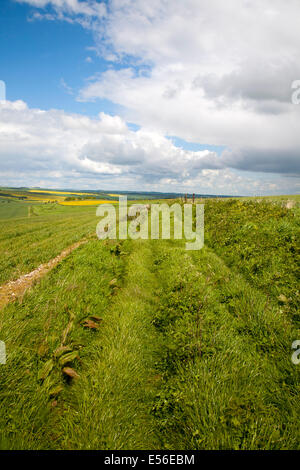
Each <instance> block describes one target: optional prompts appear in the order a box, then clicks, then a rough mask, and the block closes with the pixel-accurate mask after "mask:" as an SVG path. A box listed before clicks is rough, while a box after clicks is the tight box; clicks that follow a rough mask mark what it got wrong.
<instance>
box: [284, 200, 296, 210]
mask: <svg viewBox="0 0 300 470" xmlns="http://www.w3.org/2000/svg"><path fill="white" fill-rule="evenodd" d="M295 205H296V201H288V202H287V203H286V205H285V207H286V208H287V209H293V207H295Z"/></svg>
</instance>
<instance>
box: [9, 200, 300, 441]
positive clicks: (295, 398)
mask: <svg viewBox="0 0 300 470" xmlns="http://www.w3.org/2000/svg"><path fill="white" fill-rule="evenodd" d="M111 196H114V193H111ZM287 200H288V201H289V200H294V201H295V204H294V205H293V207H291V208H288V207H287V204H286V202H287ZM287 200H286V198H282V197H281V198H280V199H277V198H273V199H272V198H271V199H266V200H265V199H264V198H259V200H257V199H253V198H249V199H246V198H237V199H234V198H231V199H205V200H203V202H204V203H205V246H204V248H203V249H201V250H199V251H186V250H185V243H184V240H172V239H171V240H130V239H128V240H121V241H114V240H105V241H100V240H98V239H96V236H95V228H96V224H97V222H98V218H97V217H96V215H95V212H96V207H93V206H91V207H89V206H88V205H87V206H86V207H85V206H82V205H74V206H65V205H61V204H58V203H54V204H52V203H46V204H45V203H42V202H41V203H39V204H36V205H33V204H32V203H28V202H26V203H25V202H23V201H16V202H13V203H10V204H20V207H21V206H22V207H23V205H25V206H26V208H27V214H26V215H23V216H22V210H23V209H20V212H19V213H18V212H16V215H15V217H13V216H12V215H10V216H9V217H7V218H6V219H4V218H2V220H1V231H0V250H1V262H0V285H1V284H4V283H5V282H7V281H9V280H12V279H17V278H18V277H19V276H20V274H23V273H27V272H30V271H31V270H32V269H34V267H36V266H38V264H40V263H42V262H45V261H47V260H49V259H51V258H53V257H54V256H56V255H57V254H59V253H60V252H61V251H62V250H63V249H64V248H66V247H67V246H69V245H71V244H72V243H74V242H75V241H79V240H82V239H85V240H86V241H87V243H85V244H83V245H81V246H80V247H79V248H77V249H76V250H74V251H73V252H72V253H71V254H70V255H69V256H67V257H66V258H65V259H64V260H62V261H61V262H60V263H59V264H58V265H57V266H56V267H55V268H54V269H53V270H52V271H51V272H49V273H48V274H47V275H46V276H44V277H42V278H41V279H40V281H39V282H37V283H36V284H35V285H34V286H33V287H32V288H31V289H30V290H28V291H27V293H26V294H25V296H23V297H22V298H20V299H17V300H16V301H15V302H12V303H9V304H8V305H7V306H6V307H5V308H3V309H2V310H0V340H2V341H4V342H5V344H6V350H7V363H6V365H0V402H1V406H0V448H1V449H107V450H111V449H146V450H152V449H170V450H175V449H177V450H179V449H195V450H197V449H299V448H300V430H299V417H300V366H299V365H295V364H293V362H292V361H291V355H292V349H291V345H292V342H293V341H294V340H296V339H300V317H299V274H300V272H299V260H300V259H299V255H300V250H299V246H300V245H299V235H300V218H299V215H300V208H299V200H298V198H297V197H296V198H293V197H291V196H288V198H287ZM150 202H154V201H150ZM172 202H173V201H168V203H169V204H171V203H172ZM177 202H179V203H182V201H180V200H178V201H177ZM8 205H9V204H8ZM0 207H1V202H0ZM28 207H31V209H30V211H29V213H28ZM0 210H1V209H0ZM0 214H1V212H0Z"/></svg>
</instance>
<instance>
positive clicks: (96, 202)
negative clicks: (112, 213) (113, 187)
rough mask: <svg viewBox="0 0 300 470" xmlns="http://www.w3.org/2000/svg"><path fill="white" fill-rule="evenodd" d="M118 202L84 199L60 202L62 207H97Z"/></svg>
mask: <svg viewBox="0 0 300 470" xmlns="http://www.w3.org/2000/svg"><path fill="white" fill-rule="evenodd" d="M118 203H119V201H108V200H105V199H86V200H84V201H62V202H60V203H59V204H60V205H62V206H97V205H99V204H118Z"/></svg>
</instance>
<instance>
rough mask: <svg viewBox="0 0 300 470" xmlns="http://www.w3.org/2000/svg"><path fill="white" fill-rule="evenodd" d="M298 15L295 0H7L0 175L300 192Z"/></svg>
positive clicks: (34, 182) (1, 6) (166, 188)
mask: <svg viewBox="0 0 300 470" xmlns="http://www.w3.org/2000/svg"><path fill="white" fill-rule="evenodd" d="M299 17H300V2H299V1H298V0H289V2H286V1H285V0H251V1H250V0H226V2H223V1H221V0H151V2H150V1H149V0H106V1H103V0H101V1H100V0H1V1H0V81H2V83H1V82H0V185H1V186H14V187H18V186H31V187H33V186H40V187H45V188H78V189H104V190H106V189H107V190H108V189H110V190H118V189H119V190H137V191H163V192H182V193H185V192H189V193H191V192H196V193H202V194H227V195H229V194H232V195H267V194H270V195H273V194H295V193H299V189H300V179H299V175H300V132H299V130H300V104H297V103H298V102H299V101H300V100H294V99H292V96H293V93H295V92H298V91H299V90H300V81H299V80H300V60H299V50H300V29H299V24H298V23H299ZM297 81H298V82H297ZM4 84H5V87H4ZM292 86H294V88H292ZM297 87H298V89H299V90H298V89H297ZM5 89H6V93H5V92H4V90H5ZM299 96H300V93H299Z"/></svg>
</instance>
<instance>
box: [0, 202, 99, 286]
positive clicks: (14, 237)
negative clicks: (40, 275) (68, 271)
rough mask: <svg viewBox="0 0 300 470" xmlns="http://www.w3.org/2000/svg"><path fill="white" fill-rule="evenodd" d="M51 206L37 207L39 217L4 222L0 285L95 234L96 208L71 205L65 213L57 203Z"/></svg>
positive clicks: (1, 235)
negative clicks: (76, 208)
mask: <svg viewBox="0 0 300 470" xmlns="http://www.w3.org/2000/svg"><path fill="white" fill-rule="evenodd" d="M50 209H52V210H50ZM50 209H48V208H47V207H45V208H44V207H39V206H36V207H35V208H34V211H37V214H38V215H37V216H32V217H30V218H28V217H25V218H20V219H9V220H6V221H3V222H2V223H1V227H0V252H1V258H0V284H3V283H4V282H5V281H7V280H10V279H17V278H19V277H20V276H21V275H22V274H25V273H28V272H30V271H31V270H33V269H34V268H35V267H37V266H38V265H39V264H41V263H45V262H47V261H49V260H50V259H51V258H54V257H55V256H57V255H58V254H59V253H60V252H61V251H62V250H63V249H65V248H67V247H68V246H69V245H71V244H72V243H75V242H77V241H79V240H81V239H82V238H83V237H85V236H88V235H90V234H94V233H95V228H96V225H97V218H96V216H95V209H93V210H91V209H84V210H82V209H81V211H79V210H76V211H74V210H70V209H69V208H67V209H66V210H65V211H64V212H60V211H59V210H57V209H56V208H55V207H53V206H52V207H51V208H50ZM39 211H40V212H39Z"/></svg>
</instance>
